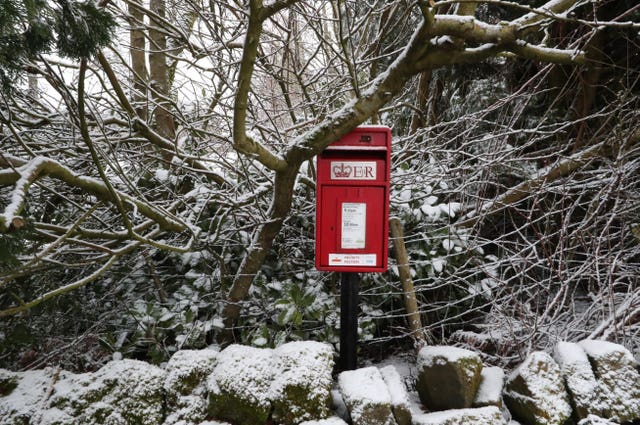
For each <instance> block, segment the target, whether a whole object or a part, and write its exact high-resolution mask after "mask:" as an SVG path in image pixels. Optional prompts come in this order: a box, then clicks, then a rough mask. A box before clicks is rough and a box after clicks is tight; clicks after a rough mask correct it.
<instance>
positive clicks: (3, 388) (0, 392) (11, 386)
mask: <svg viewBox="0 0 640 425" xmlns="http://www.w3.org/2000/svg"><path fill="white" fill-rule="evenodd" d="M18 381H19V378H18V374H16V373H14V372H11V371H9V370H6V369H0V397H4V396H7V395H9V394H11V392H12V391H13V390H15V389H16V387H17V386H18Z"/></svg>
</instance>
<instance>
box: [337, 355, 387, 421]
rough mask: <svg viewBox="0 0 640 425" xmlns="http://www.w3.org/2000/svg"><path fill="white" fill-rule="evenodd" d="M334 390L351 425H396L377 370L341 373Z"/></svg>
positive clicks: (367, 369)
mask: <svg viewBox="0 0 640 425" xmlns="http://www.w3.org/2000/svg"><path fill="white" fill-rule="evenodd" d="M338 386H339V387H340V393H341V394H342V399H343V400H344V403H345V404H346V406H347V408H348V410H349V415H350V416H351V420H352V423H353V425H396V420H395V417H394V415H393V410H392V408H391V396H390V395H389V391H388V389H387V386H386V384H385V382H384V379H383V378H382V374H381V373H380V371H379V370H378V368H376V367H366V368H362V369H356V370H350V371H346V372H342V373H341V374H340V375H339V376H338Z"/></svg>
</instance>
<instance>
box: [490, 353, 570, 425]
mask: <svg viewBox="0 0 640 425" xmlns="http://www.w3.org/2000/svg"><path fill="white" fill-rule="evenodd" d="M503 396H504V401H505V403H506V405H507V407H508V408H509V411H510V412H511V413H512V414H513V416H514V418H515V419H517V420H519V421H521V422H522V423H523V424H525V425H561V424H564V423H565V422H566V421H567V419H569V417H570V416H571V405H570V404H569V397H568V395H567V391H566V390H565V387H564V382H563V380H562V375H561V373H560V367H559V366H558V365H557V363H556V362H555V361H554V360H553V358H551V356H550V355H549V354H547V353H545V352H542V351H536V352H533V353H531V355H529V357H528V358H527V359H526V360H525V361H524V363H522V364H521V365H520V366H519V367H518V368H517V369H516V370H515V371H513V372H512V373H511V374H510V375H509V377H508V378H507V382H506V385H505V391H504V393H503Z"/></svg>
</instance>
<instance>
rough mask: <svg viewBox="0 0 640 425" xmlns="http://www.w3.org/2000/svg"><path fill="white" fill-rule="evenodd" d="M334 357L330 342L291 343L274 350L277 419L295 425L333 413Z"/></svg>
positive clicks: (273, 393)
mask: <svg viewBox="0 0 640 425" xmlns="http://www.w3.org/2000/svg"><path fill="white" fill-rule="evenodd" d="M333 356H334V351H333V348H332V347H331V346H330V345H327V344H322V343H319V342H310V341H300V342H290V343H287V344H284V345H281V346H280V347H278V348H276V349H275V350H274V359H273V360H274V369H275V376H274V380H273V383H272V384H271V388H270V391H271V394H272V397H273V399H272V403H273V419H274V421H276V422H277V423H282V424H287V425H290V424H291V425H293V424H298V423H300V422H302V421H308V420H312V419H323V418H327V417H329V416H330V415H331V387H332V386H333V378H332V371H333V364H334V361H333Z"/></svg>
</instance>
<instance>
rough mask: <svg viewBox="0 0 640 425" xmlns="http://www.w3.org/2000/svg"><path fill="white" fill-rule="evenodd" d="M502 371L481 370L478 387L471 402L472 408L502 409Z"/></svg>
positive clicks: (493, 368) (497, 369) (488, 368)
mask: <svg viewBox="0 0 640 425" xmlns="http://www.w3.org/2000/svg"><path fill="white" fill-rule="evenodd" d="M503 389H504V370H502V368H500V367H496V366H493V367H485V368H482V372H481V379H480V386H479V387H478V392H477V393H476V398H475V400H474V401H473V407H485V406H496V407H499V408H502V407H503V404H504V403H503V402H502V391H503Z"/></svg>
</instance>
